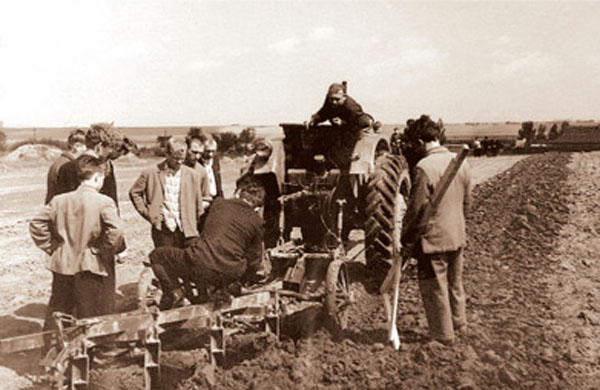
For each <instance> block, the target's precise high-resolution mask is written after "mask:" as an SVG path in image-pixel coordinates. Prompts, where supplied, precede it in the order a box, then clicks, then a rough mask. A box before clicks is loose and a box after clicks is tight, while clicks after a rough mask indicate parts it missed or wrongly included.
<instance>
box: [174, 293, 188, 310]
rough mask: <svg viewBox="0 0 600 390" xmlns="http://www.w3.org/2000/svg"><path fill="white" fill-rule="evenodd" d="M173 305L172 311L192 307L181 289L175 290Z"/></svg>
mask: <svg viewBox="0 0 600 390" xmlns="http://www.w3.org/2000/svg"><path fill="white" fill-rule="evenodd" d="M172 295H173V303H172V304H171V309H174V308H176V307H184V306H189V305H191V303H190V301H189V300H188V299H187V298H186V297H185V295H183V291H181V289H179V288H176V289H175V290H173V293H172Z"/></svg>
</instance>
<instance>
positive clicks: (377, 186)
mask: <svg viewBox="0 0 600 390" xmlns="http://www.w3.org/2000/svg"><path fill="white" fill-rule="evenodd" d="M409 193H410V176H409V171H408V164H407V163H406V160H405V159H404V157H402V156H396V155H391V154H384V155H382V156H380V157H378V158H377V160H376V161H375V170H374V172H373V173H372V174H371V176H370V178H369V183H368V184H367V198H366V222H365V246H366V259H367V267H368V268H369V269H371V270H375V271H379V270H381V271H382V272H387V269H388V268H389V263H388V262H386V260H391V259H392V258H393V257H394V255H395V254H397V253H398V254H399V253H400V248H401V244H400V234H401V233H402V219H403V218H404V214H405V212H406V201H407V199H408V195H409Z"/></svg>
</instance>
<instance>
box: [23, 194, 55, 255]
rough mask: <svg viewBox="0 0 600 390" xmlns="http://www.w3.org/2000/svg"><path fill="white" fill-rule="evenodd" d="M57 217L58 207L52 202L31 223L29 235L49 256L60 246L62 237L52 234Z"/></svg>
mask: <svg viewBox="0 0 600 390" xmlns="http://www.w3.org/2000/svg"><path fill="white" fill-rule="evenodd" d="M55 217H56V206H55V204H54V202H52V201H51V202H50V203H49V204H47V205H46V206H44V208H43V209H41V210H40V211H39V212H38V213H37V214H36V215H35V216H34V217H33V218H32V219H31V222H29V234H30V235H31V238H32V239H33V242H34V243H35V245H36V246H37V247H38V248H40V249H41V250H43V251H44V252H46V253H47V254H49V255H52V253H54V250H55V249H56V248H57V247H58V246H59V245H60V237H56V236H55V235H53V234H52V232H53V230H54V229H53V228H52V223H53V221H54V219H55Z"/></svg>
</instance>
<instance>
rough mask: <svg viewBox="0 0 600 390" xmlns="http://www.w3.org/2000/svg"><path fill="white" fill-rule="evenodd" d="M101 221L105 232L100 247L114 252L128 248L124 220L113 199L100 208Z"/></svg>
mask: <svg viewBox="0 0 600 390" xmlns="http://www.w3.org/2000/svg"><path fill="white" fill-rule="evenodd" d="M100 221H101V224H102V233H103V234H102V239H101V243H100V248H99V249H100V250H102V251H111V252H112V253H121V252H123V251H124V250H125V249H126V248H127V246H126V245H125V238H124V236H123V222H122V221H121V219H120V218H119V215H118V214H117V207H116V206H115V204H114V202H113V201H112V200H111V201H110V202H106V205H105V206H104V207H103V208H102V209H101V210H100Z"/></svg>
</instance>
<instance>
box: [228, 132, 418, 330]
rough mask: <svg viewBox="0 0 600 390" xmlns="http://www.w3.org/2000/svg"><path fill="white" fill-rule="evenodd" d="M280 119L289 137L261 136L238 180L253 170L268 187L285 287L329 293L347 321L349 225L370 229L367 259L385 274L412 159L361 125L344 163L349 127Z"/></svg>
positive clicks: (275, 265)
mask: <svg viewBox="0 0 600 390" xmlns="http://www.w3.org/2000/svg"><path fill="white" fill-rule="evenodd" d="M280 127H281V128H282V129H283V133H284V137H279V138H273V139H269V140H261V141H259V142H257V144H256V152H255V154H254V157H253V158H252V159H251V160H250V163H249V165H248V166H247V167H246V168H244V169H243V171H242V176H241V177H240V180H241V179H242V178H245V177H252V178H253V179H256V180H259V181H260V182H261V183H262V185H263V186H264V188H265V190H266V199H265V206H264V210H263V217H264V219H265V223H266V227H265V247H266V248H268V253H269V258H270V260H271V265H272V272H271V274H272V276H273V277H275V278H277V277H282V278H283V287H284V288H286V289H294V290H295V291H297V292H298V293H300V294H303V295H308V296H310V295H311V294H314V295H317V296H319V295H321V296H324V297H325V302H324V306H325V307H326V309H327V311H328V313H329V314H330V315H331V316H332V317H333V318H334V319H335V320H336V321H337V322H338V323H339V325H340V326H341V327H342V328H343V327H344V326H345V325H346V322H347V317H346V316H347V314H346V313H347V312H346V310H345V309H346V308H347V307H348V305H349V304H350V303H352V293H351V291H350V287H349V286H350V283H349V280H348V271H347V263H348V261H350V260H352V259H350V258H348V256H347V255H346V253H347V252H348V250H349V249H350V246H351V241H350V240H349V235H350V232H351V231H352V230H355V229H362V230H364V245H365V247H364V248H363V249H364V250H365V252H366V253H365V255H366V266H367V268H368V269H369V270H370V271H373V272H375V273H376V274H379V275H381V276H383V275H385V272H386V270H387V268H388V267H389V263H388V260H390V259H391V258H392V257H393V256H395V255H396V254H398V252H399V249H400V234H401V227H402V219H403V216H404V213H405V210H406V199H407V198H408V195H409V192H410V176H409V170H408V164H407V162H406V160H405V158H404V157H403V156H401V155H396V154H393V153H392V151H391V147H390V145H389V143H388V140H387V139H386V137H384V136H383V135H382V134H380V133H379V132H378V131H376V130H375V129H374V128H366V129H363V130H362V133H361V137H360V139H359V140H358V141H357V142H356V145H355V147H354V149H353V152H352V155H351V156H348V157H349V160H350V161H348V162H347V164H345V166H344V165H343V164H341V163H340V162H339V159H337V158H336V155H338V156H339V151H337V150H335V149H336V147H338V145H339V139H340V137H343V136H344V130H345V129H344V128H343V127H339V126H333V125H319V126H316V127H313V128H308V127H307V126H305V125H304V124H297V123H282V124H280ZM336 160H337V161H336ZM355 257H356V256H355Z"/></svg>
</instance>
